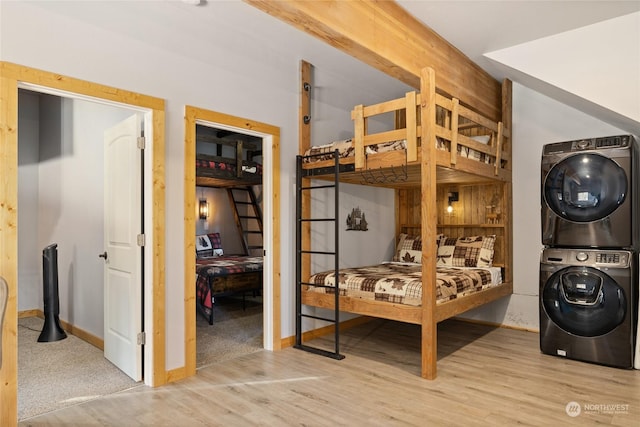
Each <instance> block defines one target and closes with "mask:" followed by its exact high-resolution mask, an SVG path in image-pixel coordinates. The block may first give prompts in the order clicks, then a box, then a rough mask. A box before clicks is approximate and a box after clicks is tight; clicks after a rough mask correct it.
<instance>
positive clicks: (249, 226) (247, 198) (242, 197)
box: [227, 186, 264, 256]
mask: <svg viewBox="0 0 640 427" xmlns="http://www.w3.org/2000/svg"><path fill="white" fill-rule="evenodd" d="M227 194H228V195H229V202H230V203H231V206H233V215H234V218H235V221H236V227H237V228H238V232H239V233H240V237H242V239H241V240H242V247H243V248H244V253H245V254H246V255H256V256H263V255H264V247H263V243H262V239H263V233H262V211H261V210H260V206H259V205H258V202H257V200H256V194H255V192H254V191H253V187H251V186H246V187H231V188H227Z"/></svg>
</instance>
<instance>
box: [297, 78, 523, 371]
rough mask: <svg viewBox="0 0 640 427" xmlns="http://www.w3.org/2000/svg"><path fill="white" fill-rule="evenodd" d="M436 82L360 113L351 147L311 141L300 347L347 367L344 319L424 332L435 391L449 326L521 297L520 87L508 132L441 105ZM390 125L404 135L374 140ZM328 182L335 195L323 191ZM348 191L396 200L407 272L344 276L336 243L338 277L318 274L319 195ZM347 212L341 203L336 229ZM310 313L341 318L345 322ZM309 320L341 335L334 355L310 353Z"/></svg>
mask: <svg viewBox="0 0 640 427" xmlns="http://www.w3.org/2000/svg"><path fill="white" fill-rule="evenodd" d="M303 79H304V74H303ZM435 82H436V77H435V73H434V71H433V70H432V69H430V68H425V69H424V70H423V71H422V74H421V87H420V93H416V92H410V93H407V94H406V95H405V96H404V97H403V98H399V99H394V100H390V101H386V102H383V103H379V104H375V105H369V106H363V105H359V106H356V107H355V108H354V109H353V111H352V113H351V117H352V119H353V121H354V136H353V138H351V139H349V140H344V141H338V142H335V143H330V144H325V145H322V146H316V147H311V146H310V144H309V143H308V138H307V141H302V138H301V144H300V150H301V152H300V155H299V156H298V157H297V202H298V206H297V217H298V218H297V219H298V227H297V236H296V238H297V254H298V260H297V271H296V282H297V283H296V284H297V286H296V303H297V310H296V344H295V347H297V348H301V349H303V350H307V351H312V352H314V353H319V354H322V355H325V356H329V357H334V358H336V359H340V358H342V357H344V356H343V355H342V354H340V351H339V329H340V328H339V327H337V324H339V317H340V312H350V313H355V314H360V315H364V316H371V317H377V318H384V319H390V320H396V321H401V322H407V323H413V324H418V325H421V328H422V343H421V353H422V372H421V375H422V376H423V377H424V378H429V379H433V378H435V376H436V360H437V339H436V330H437V329H436V327H437V323H438V322H440V321H442V320H445V319H448V318H451V317H454V316H457V315H459V314H461V313H463V312H465V311H467V310H470V309H472V308H475V307H479V306H482V305H484V304H487V303H489V302H492V301H495V300H497V299H499V298H502V297H504V296H507V295H510V294H511V293H512V291H513V286H512V284H513V281H512V267H511V264H512V261H511V257H512V255H511V204H510V203H511V202H510V201H511V134H510V129H509V127H510V126H509V125H510V120H511V103H510V98H511V96H510V94H511V86H510V82H509V81H505V82H504V83H503V88H502V90H503V97H502V98H503V99H502V116H503V117H502V119H501V120H491V119H489V118H487V117H485V116H483V115H482V114H479V113H478V112H477V111H475V110H474V109H473V107H472V106H465V105H462V103H460V102H459V101H458V100H457V99H455V98H452V97H449V96H447V95H446V94H441V93H438V91H437V89H436V84H435ZM307 96H308V95H307ZM303 101H304V94H303ZM303 104H304V102H303ZM303 110H304V109H303ZM303 113H304V111H302V112H301V116H302V114H303ZM387 113H392V114H393V115H394V117H395V123H394V126H393V129H392V130H387V131H382V132H377V133H370V132H369V131H368V128H369V126H368V124H369V123H368V122H369V120H371V119H373V118H375V117H376V116H378V115H381V114H387ZM301 122H303V121H302V120H301ZM301 126H302V123H301ZM323 180H324V181H329V183H327V184H318V183H321V182H323ZM342 182H348V183H352V184H361V185H373V186H379V187H387V188H393V189H395V193H396V235H397V239H396V242H397V249H396V253H395V255H394V261H396V263H389V264H382V265H378V266H368V267H365V268H360V269H349V270H341V269H340V267H339V265H338V261H337V260H338V258H339V255H338V253H337V252H338V250H339V244H338V243H337V242H338V232H337V231H336V236H335V241H336V252H335V253H334V255H335V259H336V262H335V268H333V270H331V271H328V272H320V273H315V274H312V272H311V257H312V256H314V254H316V253H320V252H316V251H314V250H313V248H312V247H311V238H310V230H311V226H312V223H313V222H314V221H317V220H319V219H316V218H312V217H311V212H312V210H311V202H312V197H311V196H310V193H311V192H312V191H315V189H317V188H328V187H332V186H334V187H335V191H336V194H337V193H338V192H339V183H342ZM447 204H449V205H451V204H453V205H456V208H455V211H454V213H447V212H446V209H445V208H446V207H447ZM337 205H338V197H337V195H336V198H335V207H336V215H335V216H336V218H335V220H337V215H338V207H337ZM322 220H326V218H325V219H322ZM336 224H337V223H336ZM424 242H429V244H424ZM403 251H404V252H403ZM482 251H484V252H482ZM481 252H482V254H481ZM322 253H323V254H325V255H326V254H327V252H322ZM407 261H408V262H407ZM438 264H439V266H438ZM459 266H463V267H464V266H467V267H472V268H469V269H467V270H468V271H466V272H465V274H467V278H466V279H460V278H458V277H453V276H457V275H458V271H456V269H455V268H454V267H459ZM439 267H444V268H445V269H444V270H442V269H440V271H438V269H439ZM381 270H385V272H382V271H381ZM388 270H391V271H390V272H389V271H388ZM362 273H365V275H364V276H363V275H362ZM388 274H390V276H388ZM469 274H472V275H475V278H471V279H469V278H468V275H469ZM367 275H368V276H367ZM336 277H337V278H338V280H337V281H338V282H339V285H338V288H339V291H338V292H336V290H335V283H336ZM367 277H368V278H367ZM461 281H462V282H465V283H466V284H464V285H463V284H461ZM424 284H427V285H426V286H425V285H424ZM398 290H401V292H399V291H398ZM451 290H453V291H451ZM400 293H401V294H400ZM303 306H306V307H319V308H324V309H330V310H333V316H327V315H318V314H317V313H316V312H315V310H311V311H310V310H309V309H308V308H307V309H303ZM303 318H310V319H315V320H322V321H325V322H333V323H335V325H334V334H335V338H334V341H335V342H334V345H335V347H334V351H327V350H324V349H320V348H315V347H312V346H310V345H307V344H305V343H303V333H302V319H303Z"/></svg>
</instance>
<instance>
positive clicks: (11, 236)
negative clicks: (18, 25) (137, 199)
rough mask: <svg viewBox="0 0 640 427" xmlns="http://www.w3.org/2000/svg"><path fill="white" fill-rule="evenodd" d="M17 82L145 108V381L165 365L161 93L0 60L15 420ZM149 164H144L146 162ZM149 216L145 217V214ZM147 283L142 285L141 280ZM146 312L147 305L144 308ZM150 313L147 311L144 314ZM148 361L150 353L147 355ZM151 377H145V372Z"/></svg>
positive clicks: (5, 414)
mask: <svg viewBox="0 0 640 427" xmlns="http://www.w3.org/2000/svg"><path fill="white" fill-rule="evenodd" d="M20 84H27V85H34V86H38V87H42V88H50V89H53V90H55V91H61V92H67V93H69V94H72V95H78V96H79V97H86V98H92V99H95V100H103V101H107V102H110V103H114V104H121V105H123V106H130V107H134V108H135V107H137V108H141V109H145V110H148V111H149V112H150V114H151V117H152V123H151V126H152V129H153V141H151V143H150V146H151V156H152V161H151V168H150V169H151V170H150V172H147V173H146V174H145V177H144V178H143V179H144V181H145V187H148V186H151V187H152V188H150V191H148V192H147V194H149V195H150V196H151V200H150V201H148V203H147V204H146V205H147V206H151V207H152V209H150V211H151V212H149V215H151V223H150V225H149V231H150V237H151V245H150V247H149V249H148V254H149V255H150V257H151V259H152V261H151V263H152V268H151V271H149V270H148V269H147V279H146V281H145V284H146V283H150V284H151V288H152V289H150V290H149V289H145V293H147V294H149V291H150V294H151V295H153V300H152V301H147V302H146V305H147V307H149V308H150V311H151V316H150V317H151V322H150V323H151V324H148V323H147V322H145V328H146V329H147V334H148V335H150V338H149V339H148V340H147V342H148V343H150V344H151V345H150V347H152V348H151V353H150V358H151V360H150V362H151V368H150V369H147V370H146V373H147V376H146V378H145V383H146V384H148V385H151V386H159V385H162V384H165V383H166V382H167V381H168V376H167V373H166V367H165V358H166V356H165V347H166V346H165V341H166V339H165V270H164V265H165V263H164V260H165V176H164V169H165V142H164V141H165V133H164V129H165V112H164V110H165V105H164V104H165V102H164V100H163V99H159V98H154V97H150V96H147V95H142V94H138V93H135V92H129V91H125V90H122V89H117V88H113V87H108V86H104V85H101V84H97V83H92V82H88V81H84V80H79V79H75V78H72V77H66V76H62V75H60V74H55V73H51V72H48V71H42V70H37V69H33V68H29V67H25V66H21V65H17V64H13V63H9V62H2V61H0V171H1V175H0V275H1V276H3V277H4V278H5V279H6V280H7V282H8V284H9V299H8V301H7V310H6V315H5V321H4V330H3V334H2V352H3V357H2V360H3V363H2V368H1V369H0V413H1V414H2V421H3V423H4V422H9V423H11V424H14V425H15V424H16V423H17V418H18V411H17V408H18V402H17V389H18V382H17V371H18V350H17V348H18V343H17V294H18V87H19V85H20ZM147 169H149V168H147ZM147 218H148V217H147ZM145 288H146V286H145ZM147 312H148V311H147ZM147 318H149V316H147ZM147 361H149V359H148V358H147ZM149 377H150V378H149Z"/></svg>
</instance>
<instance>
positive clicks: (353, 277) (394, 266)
mask: <svg viewBox="0 0 640 427" xmlns="http://www.w3.org/2000/svg"><path fill="white" fill-rule="evenodd" d="M309 283H312V284H315V285H321V286H325V287H315V286H307V291H311V292H322V293H330V294H333V293H334V291H335V271H334V270H331V271H326V272H322V273H317V274H314V275H312V276H311V278H310V279H309ZM338 283H339V285H338V288H339V292H340V295H341V296H349V297H353V298H362V299H368V300H374V301H386V302H390V303H396V304H406V305H411V306H420V305H422V266H421V265H420V264H409V263H399V262H388V263H383V264H378V265H372V266H367V267H356V268H344V269H340V270H339V280H338ZM500 283H502V273H501V269H500V268H499V267H483V268H476V267H465V268H462V267H438V268H437V270H436V303H437V304H442V303H444V302H447V301H451V300H453V299H456V298H462V297H464V296H465V295H469V294H473V293H475V292H478V291H481V290H484V289H487V288H489V287H492V286H497V285H499V284H500Z"/></svg>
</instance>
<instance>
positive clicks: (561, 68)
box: [485, 12, 640, 133]
mask: <svg viewBox="0 0 640 427" xmlns="http://www.w3.org/2000/svg"><path fill="white" fill-rule="evenodd" d="M485 56H486V57H488V58H490V59H492V60H494V61H496V62H497V63H500V64H503V65H505V66H506V67H503V68H505V71H506V73H507V74H508V75H509V76H510V77H511V78H512V79H513V80H514V81H520V82H521V83H523V84H526V85H527V86H529V87H531V88H533V89H535V90H538V91H539V92H542V93H546V94H548V95H549V96H551V97H553V98H554V99H557V100H560V101H561V102H564V103H567V104H569V105H572V106H574V107H576V108H579V109H580V110H582V111H585V112H586V113H587V114H590V115H594V116H596V117H599V118H601V119H603V120H605V121H607V122H608V123H612V124H613V125H615V126H617V127H619V128H624V129H626V130H627V132H631V133H637V132H639V130H640V12H635V13H631V14H628V15H623V16H619V17H616V18H612V19H608V20H605V21H602V22H597V23H595V24H592V25H588V26H585V27H582V28H577V29H574V30H571V31H566V32H564V33H560V34H555V35H552V36H548V37H544V38H541V39H538V40H533V41H530V42H526V43H522V44H520V45H516V46H511V47H508V48H505V49H501V50H497V51H494V52H489V53H487V54H485ZM507 67H508V68H507Z"/></svg>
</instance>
